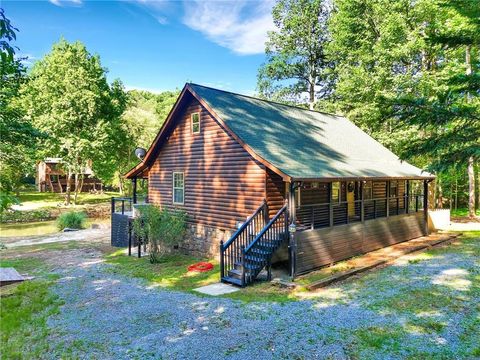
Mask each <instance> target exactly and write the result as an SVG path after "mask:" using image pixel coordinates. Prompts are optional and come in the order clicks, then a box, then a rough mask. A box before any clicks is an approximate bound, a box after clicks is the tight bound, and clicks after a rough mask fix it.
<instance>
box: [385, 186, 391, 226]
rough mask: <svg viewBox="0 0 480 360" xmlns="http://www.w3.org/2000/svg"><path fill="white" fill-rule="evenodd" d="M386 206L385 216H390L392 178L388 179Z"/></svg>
mask: <svg viewBox="0 0 480 360" xmlns="http://www.w3.org/2000/svg"><path fill="white" fill-rule="evenodd" d="M385 206H386V207H385V208H386V212H387V213H386V214H385V216H386V217H387V218H388V217H389V216H390V180H387V203H386V205H385Z"/></svg>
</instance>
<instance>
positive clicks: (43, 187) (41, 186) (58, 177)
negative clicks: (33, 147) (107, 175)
mask: <svg viewBox="0 0 480 360" xmlns="http://www.w3.org/2000/svg"><path fill="white" fill-rule="evenodd" d="M82 175H83V180H82V181H81V184H82V185H81V186H82V189H81V190H80V192H88V191H102V190H103V185H102V182H101V181H100V180H99V179H97V178H96V177H95V175H94V173H93V170H92V164H91V162H89V164H87V166H85V168H84V169H83V173H82ZM35 185H36V186H37V190H38V191H39V192H57V193H61V192H65V191H66V188H67V174H66V173H65V171H64V169H63V164H62V159H61V158H45V159H44V160H43V161H39V162H37V169H36V177H35ZM71 190H72V191H75V181H74V179H72V182H71Z"/></svg>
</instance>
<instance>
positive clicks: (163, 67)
mask: <svg viewBox="0 0 480 360" xmlns="http://www.w3.org/2000/svg"><path fill="white" fill-rule="evenodd" d="M0 6H1V7H3V8H4V10H5V14H6V16H7V17H8V18H10V19H11V20H12V23H13V24H14V26H15V27H17V28H19V30H20V32H19V34H18V36H17V42H16V45H17V46H18V47H19V48H20V54H21V55H23V56H25V55H26V56H28V57H29V63H33V62H34V61H35V60H38V59H39V58H41V57H42V56H43V55H44V54H46V53H47V52H48V51H49V50H50V49H51V46H52V44H53V43H54V42H56V41H58V39H60V37H62V36H63V37H64V38H65V39H67V40H68V41H75V40H80V41H82V42H83V43H84V44H85V45H86V46H87V49H88V50H89V51H90V52H92V53H97V54H99V55H100V58H101V60H102V65H103V66H105V67H107V68H108V70H109V73H108V78H109V80H110V81H111V80H113V79H115V78H120V79H121V80H122V81H123V83H124V84H125V86H126V87H127V89H132V88H137V89H145V90H150V91H157V92H158V91H161V90H171V89H175V88H181V87H182V86H183V84H184V83H185V82H186V81H193V82H196V83H200V84H205V85H209V86H213V87H217V88H223V89H226V90H231V91H236V92H241V93H247V94H252V93H253V92H254V90H255V86H256V74H257V69H258V67H259V66H260V64H262V62H263V61H264V52H263V51H264V42H265V39H266V32H267V31H268V30H271V29H272V28H273V25H272V20H271V15H270V14H271V7H272V2H271V1H270V0H268V1H265V2H260V1H235V2H232V1H230V2H225V1H209V2H207V1H145V0H130V1H129V0H124V1H85V0H69V1H65V0H50V1H5V0H3V1H2V2H1V5H0Z"/></svg>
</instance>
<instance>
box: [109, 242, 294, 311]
mask: <svg viewBox="0 0 480 360" xmlns="http://www.w3.org/2000/svg"><path fill="white" fill-rule="evenodd" d="M106 259H107V262H108V263H110V264H113V265H116V266H114V267H112V268H111V269H110V270H109V271H112V272H114V273H119V274H122V275H126V276H134V277H138V278H142V279H145V280H147V281H148V282H149V283H150V284H152V285H156V286H159V287H163V288H167V289H171V290H178V291H186V292H191V293H195V294H196V295H201V294H200V293H198V292H194V291H193V289H195V288H197V287H200V286H205V285H209V284H213V283H216V282H218V281H219V280H220V266H219V264H218V261H216V260H212V259H200V258H195V257H192V256H187V255H180V254H178V255H173V256H169V257H166V258H165V259H164V261H163V262H161V263H159V264H151V263H150V261H149V259H148V257H143V258H140V259H139V258H137V257H135V256H126V255H125V251H124V250H120V251H117V252H114V253H113V254H110V255H107V257H106ZM200 261H209V262H211V263H212V264H213V265H214V268H213V270H211V271H207V272H189V271H188V270H187V268H188V266H189V265H192V264H195V263H197V262H200ZM225 297H228V298H232V299H238V300H242V301H245V302H251V301H278V302H285V301H293V300H295V297H294V295H293V293H292V292H291V291H288V290H284V289H281V288H279V287H277V286H273V285H272V284H270V283H268V282H258V283H256V284H254V285H251V286H248V287H246V288H244V289H242V290H241V291H237V292H235V293H232V294H228V295H225Z"/></svg>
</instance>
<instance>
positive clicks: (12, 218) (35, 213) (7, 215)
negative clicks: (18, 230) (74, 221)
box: [0, 209, 54, 223]
mask: <svg viewBox="0 0 480 360" xmlns="http://www.w3.org/2000/svg"><path fill="white" fill-rule="evenodd" d="M53 218H54V216H53V214H51V213H50V211H48V210H45V209H38V210H22V211H20V210H7V211H4V212H3V213H0V223H18V222H33V221H45V220H51V219H53Z"/></svg>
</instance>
